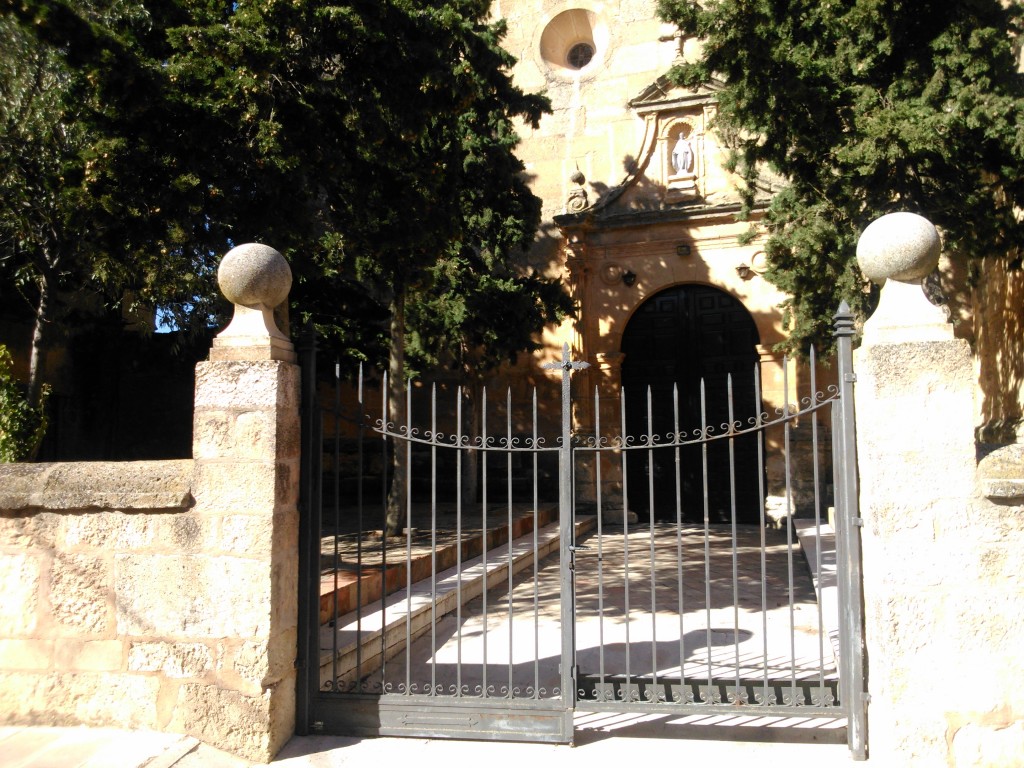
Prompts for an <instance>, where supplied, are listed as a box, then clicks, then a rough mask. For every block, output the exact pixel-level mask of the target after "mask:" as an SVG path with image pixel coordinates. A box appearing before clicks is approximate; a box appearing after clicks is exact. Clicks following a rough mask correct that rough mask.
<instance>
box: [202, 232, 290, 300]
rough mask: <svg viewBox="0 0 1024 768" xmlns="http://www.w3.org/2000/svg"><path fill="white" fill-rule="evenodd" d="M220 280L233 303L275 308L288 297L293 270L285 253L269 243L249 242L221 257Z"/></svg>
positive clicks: (222, 287)
mask: <svg viewBox="0 0 1024 768" xmlns="http://www.w3.org/2000/svg"><path fill="white" fill-rule="evenodd" d="M217 283H218V284H219V285H220V290H221V292H222V293H223V294H224V296H225V298H227V300H228V301H230V302H231V303H232V304H241V305H242V306H244V307H258V306H262V307H268V308H270V309H273V308H274V307H276V306H277V305H278V304H280V303H281V302H282V301H284V300H285V299H287V298H288V292H289V291H290V290H291V287H292V270H291V267H289V266H288V262H287V261H285V258H284V256H282V255H281V254H280V253H278V252H277V251H276V250H274V249H273V248H271V247H270V246H269V245H262V244H260V243H246V244H245V245H239V246H237V247H235V248H232V249H231V250H230V251H228V252H227V254H226V255H225V256H224V258H223V259H222V260H221V262H220V267H218V269H217Z"/></svg>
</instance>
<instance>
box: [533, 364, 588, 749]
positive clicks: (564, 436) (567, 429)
mask: <svg viewBox="0 0 1024 768" xmlns="http://www.w3.org/2000/svg"><path fill="white" fill-rule="evenodd" d="M544 367H545V368H548V369H561V371H562V432H561V438H560V439H561V445H560V446H559V450H558V521H559V525H558V530H559V537H560V538H559V541H560V542H561V544H560V548H561V552H562V555H561V559H560V560H561V561H560V567H559V573H560V576H561V583H560V586H561V592H562V600H561V621H562V663H561V686H562V701H563V702H564V703H565V707H566V715H565V716H566V721H565V733H566V734H568V735H569V740H570V743H571V742H572V717H573V709H574V708H575V705H576V636H575V635H576V632H575V630H576V612H575V606H574V604H573V603H574V601H575V584H574V578H573V577H574V567H575V565H574V563H573V559H574V555H573V550H574V546H573V545H574V544H575V533H576V528H575V519H574V513H573V503H572V494H573V485H574V484H573V476H572V464H573V459H572V389H571V386H570V384H571V380H572V372H573V371H578V370H582V369H584V368H589V367H590V364H589V363H586V362H582V361H573V359H572V355H571V353H570V351H569V345H568V344H565V345H563V347H562V361H561V363H548V364H546V365H545V366H544Z"/></svg>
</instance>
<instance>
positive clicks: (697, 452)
mask: <svg viewBox="0 0 1024 768" xmlns="http://www.w3.org/2000/svg"><path fill="white" fill-rule="evenodd" d="M757 343H758V335H757V328H756V327H755V325H754V321H753V319H752V318H751V317H750V314H749V313H748V312H747V310H746V309H745V308H744V307H743V305H742V304H741V303H740V302H739V301H737V300H736V299H734V298H733V297H732V296H730V295H729V294H727V293H725V292H723V291H720V290H718V289H717V288H712V287H710V286H704V285H682V286H677V287H675V288H670V289H668V290H666V291H662V292H661V293H658V294H656V295H655V296H652V297H651V298H650V299H648V300H647V301H646V302H644V304H643V305H642V306H641V307H640V309H638V310H637V311H636V313H635V314H634V315H633V317H632V318H631V319H630V321H629V324H628V325H627V326H626V331H625V333H624V334H623V337H622V351H623V353H624V354H625V359H624V362H623V366H622V384H623V387H624V392H625V404H626V430H627V433H628V434H629V435H631V436H633V437H634V438H639V436H641V435H644V434H647V433H648V432H650V433H653V434H655V435H661V436H662V438H663V439H662V442H667V440H666V439H665V436H666V435H670V434H671V433H672V432H673V431H674V429H675V418H676V417H675V415H674V405H673V386H674V385H676V386H677V387H678V393H679V395H678V399H679V429H680V430H682V431H684V432H686V433H687V434H686V439H692V438H693V437H694V436H695V432H696V431H697V430H699V429H700V428H701V425H702V423H706V424H707V425H708V426H709V427H713V428H714V433H715V434H721V433H722V432H723V425H724V424H726V422H728V421H729V396H728V390H727V386H728V385H727V381H728V377H729V376H730V375H731V376H732V407H733V420H734V421H740V422H742V424H743V425H744V426H748V421H747V420H748V419H750V418H752V417H754V416H756V414H757V412H758V411H759V410H760V407H761V403H760V402H757V401H756V399H757V398H756V392H757V390H756V388H755V376H757V370H758V354H757V348H756V345H757ZM702 380H703V382H704V389H705V397H704V413H705V416H704V421H703V422H702V417H701V381H702ZM648 390H649V391H650V406H649V405H648ZM648 412H650V418H648ZM757 440H758V438H757V437H755V436H746V437H740V438H735V439H733V440H731V441H730V440H716V441H711V442H709V443H708V444H707V446H706V453H707V456H706V461H705V457H704V450H703V449H702V447H701V446H692V447H686V448H682V449H680V451H679V459H678V464H679V470H678V479H677V470H676V466H677V459H676V450H675V449H672V448H659V449H653V450H650V451H647V450H644V451H631V452H630V454H629V457H628V459H627V473H626V475H627V481H628V496H629V499H628V503H629V508H630V509H631V510H632V511H634V512H637V513H639V514H642V515H643V514H647V515H649V514H651V513H652V512H653V515H654V517H655V519H665V520H673V519H675V516H676V497H677V493H676V488H677V483H678V486H679V488H680V489H681V490H680V494H679V496H680V500H681V503H682V513H683V517H684V519H686V520H689V521H696V520H703V517H704V509H705V504H704V494H705V482H704V474H705V466H706V471H707V499H708V503H707V509H708V514H709V518H710V519H711V521H712V522H724V521H727V520H730V519H731V514H732V509H733V505H734V503H735V509H736V513H737V519H738V520H739V521H740V522H757V521H758V520H759V507H760V490H759V484H758V483H759V479H760V478H761V477H762V476H763V471H764V470H763V467H762V466H761V464H760V459H759V457H758V450H757V447H758V443H757ZM730 442H731V443H732V449H733V455H734V457H735V459H734V461H733V462H732V466H733V467H734V478H735V479H734V481H733V480H732V479H731V478H730V445H729V444H730ZM652 485H653V497H652V494H651V487H652ZM733 485H735V492H734V491H733V490H732V488H733Z"/></svg>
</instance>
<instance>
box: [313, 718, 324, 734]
mask: <svg viewBox="0 0 1024 768" xmlns="http://www.w3.org/2000/svg"><path fill="white" fill-rule="evenodd" d="M310 727H311V728H312V729H313V730H314V731H316V732H317V733H320V732H321V731H323V729H324V721H323V720H314V721H313V722H312V723H310Z"/></svg>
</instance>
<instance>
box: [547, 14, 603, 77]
mask: <svg viewBox="0 0 1024 768" xmlns="http://www.w3.org/2000/svg"><path fill="white" fill-rule="evenodd" d="M608 44H609V31H608V25H607V24H606V23H605V22H604V20H603V19H602V18H601V16H600V15H599V14H597V13H595V12H594V11H588V10H586V9H584V8H573V9H571V10H568V11H562V12H561V13H560V14H558V15H557V16H555V17H554V18H553V19H551V21H549V22H548V23H547V25H546V26H545V27H544V29H543V31H542V32H541V36H540V56H541V59H543V60H544V62H545V63H546V64H547V65H548V67H550V69H551V71H552V72H555V73H558V72H562V73H564V74H566V75H569V74H572V75H575V73H576V72H579V71H580V70H581V69H586V68H587V67H588V66H591V65H592V64H595V63H597V61H598V60H599V59H600V58H601V57H602V56H603V55H604V52H605V51H607V50H608Z"/></svg>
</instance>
